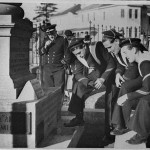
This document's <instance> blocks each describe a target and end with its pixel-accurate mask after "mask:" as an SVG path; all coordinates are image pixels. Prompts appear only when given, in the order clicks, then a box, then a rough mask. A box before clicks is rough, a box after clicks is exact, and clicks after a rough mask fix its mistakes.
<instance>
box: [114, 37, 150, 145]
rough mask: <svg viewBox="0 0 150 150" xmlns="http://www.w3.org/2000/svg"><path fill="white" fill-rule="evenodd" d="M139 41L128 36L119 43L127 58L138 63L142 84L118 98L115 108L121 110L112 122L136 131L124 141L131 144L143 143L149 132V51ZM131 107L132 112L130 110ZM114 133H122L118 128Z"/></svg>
mask: <svg viewBox="0 0 150 150" xmlns="http://www.w3.org/2000/svg"><path fill="white" fill-rule="evenodd" d="M140 41H141V40H140V39H138V38H130V39H126V40H124V41H122V43H121V44H120V47H121V51H123V52H124V53H125V54H126V56H127V58H128V60H129V61H130V62H137V63H138V66H139V67H138V69H139V72H140V76H141V78H142V85H141V87H140V88H135V90H130V91H129V90H128V89H127V90H128V92H127V93H125V94H124V95H122V96H121V97H119V98H118V100H117V104H116V106H117V107H116V108H121V109H118V110H121V111H118V112H117V113H119V114H120V116H119V115H117V117H118V118H117V120H113V123H118V124H121V126H122V127H128V128H129V129H130V130H133V131H135V132H136V134H135V135H134V136H133V137H131V138H130V139H129V140H127V141H126V142H128V143H129V144H133V145H135V144H141V143H143V142H144V143H145V142H146V141H147V138H148V136H149V134H150V120H149V119H148V118H149V115H150V53H149V52H148V50H147V49H146V48H145V47H144V46H143V45H142V44H141V43H140ZM133 109H134V110H135V111H134V112H132V110H133ZM113 115H116V114H113ZM128 131H129V130H128ZM114 133H117V134H116V135H118V133H122V134H124V133H123V132H120V130H119V129H118V130H117V129H115V132H114Z"/></svg>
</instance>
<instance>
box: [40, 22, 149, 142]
mask: <svg viewBox="0 0 150 150" xmlns="http://www.w3.org/2000/svg"><path fill="white" fill-rule="evenodd" d="M41 29H42V30H43V31H44V32H46V35H47V39H46V40H45V42H44V43H43V46H42V49H41V54H42V55H46V56H47V57H48V59H47V60H48V61H47V63H46V64H45V65H44V70H43V83H42V87H43V89H46V88H48V87H53V86H61V87H62V89H64V87H65V82H66V80H65V74H66V70H68V69H69V70H70V71H69V72H70V73H72V74H73V85H72V96H71V100H70V103H69V108H68V111H70V112H71V113H73V114H75V118H73V119H72V120H70V122H68V123H65V124H64V126H65V127H74V126H82V125H84V119H83V118H84V117H83V114H84V113H83V109H84V104H85V100H86V99H87V98H88V97H89V96H90V95H92V94H95V93H98V92H100V90H101V87H102V86H103V85H104V86H105V87H106V93H105V136H104V138H103V141H104V142H105V141H108V140H114V135H122V134H124V133H127V132H129V131H131V130H133V131H135V132H136V134H135V135H134V136H133V137H132V138H131V139H129V140H127V141H126V142H128V143H129V144H140V143H142V142H146V141H147V138H148V136H149V133H150V119H149V117H148V116H149V115H150V52H149V51H148V50H147V49H146V48H145V47H144V46H143V45H142V44H141V40H140V39H139V38H128V39H125V38H122V36H123V35H121V34H120V33H118V32H116V31H115V30H114V29H110V30H108V31H104V32H103V33H102V34H103V38H102V41H98V42H97V43H96V45H95V55H96V57H97V59H98V61H99V63H97V62H96V60H95V59H94V57H93V55H92V53H91V50H90V42H91V38H90V36H89V35H86V37H85V38H75V37H74V34H73V33H72V32H71V31H70V30H67V31H65V37H63V36H60V35H58V34H57V31H56V25H52V24H50V23H47V24H46V25H44V26H42V27H41Z"/></svg>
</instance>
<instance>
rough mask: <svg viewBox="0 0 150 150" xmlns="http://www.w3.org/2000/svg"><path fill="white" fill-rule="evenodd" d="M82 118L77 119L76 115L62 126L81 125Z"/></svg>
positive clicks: (82, 122) (82, 123)
mask: <svg viewBox="0 0 150 150" xmlns="http://www.w3.org/2000/svg"><path fill="white" fill-rule="evenodd" d="M83 125H84V120H82V119H78V118H77V117H75V118H73V119H72V120H71V121H70V122H69V123H64V127H75V126H83Z"/></svg>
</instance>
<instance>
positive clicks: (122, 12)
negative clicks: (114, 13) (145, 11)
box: [121, 9, 124, 18]
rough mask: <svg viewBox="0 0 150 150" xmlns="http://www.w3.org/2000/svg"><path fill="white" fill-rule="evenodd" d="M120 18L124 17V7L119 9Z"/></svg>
mask: <svg viewBox="0 0 150 150" xmlns="http://www.w3.org/2000/svg"><path fill="white" fill-rule="evenodd" d="M121 18H124V9H121Z"/></svg>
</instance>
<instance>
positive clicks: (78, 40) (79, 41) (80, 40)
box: [68, 38, 84, 49]
mask: <svg viewBox="0 0 150 150" xmlns="http://www.w3.org/2000/svg"><path fill="white" fill-rule="evenodd" d="M83 40H84V38H74V39H73V40H72V41H71V43H70V45H69V46H68V48H69V49H71V48H73V47H76V46H78V45H81V44H84V41H83Z"/></svg>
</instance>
